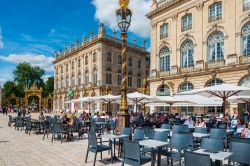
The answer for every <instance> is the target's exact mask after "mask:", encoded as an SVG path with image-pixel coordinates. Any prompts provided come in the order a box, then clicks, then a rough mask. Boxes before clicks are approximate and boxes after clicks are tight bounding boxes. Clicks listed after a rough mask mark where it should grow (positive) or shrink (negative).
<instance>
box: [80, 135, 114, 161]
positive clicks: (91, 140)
mask: <svg viewBox="0 0 250 166" xmlns="http://www.w3.org/2000/svg"><path fill="white" fill-rule="evenodd" d="M104 142H109V146H107V145H103V144H102V143H104ZM108 150H110V151H111V162H112V164H113V158H112V157H113V151H112V144H111V143H110V141H101V142H97V137H96V134H95V132H93V131H90V132H89V133H88V149H87V152H86V157H85V163H87V160H88V155H89V151H90V152H93V153H95V157H94V164H93V165H94V166H95V163H96V156H97V153H98V152H99V153H101V159H102V152H104V151H108Z"/></svg>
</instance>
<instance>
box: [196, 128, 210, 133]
mask: <svg viewBox="0 0 250 166" xmlns="http://www.w3.org/2000/svg"><path fill="white" fill-rule="evenodd" d="M194 132H195V133H202V134H207V133H208V132H207V128H203V127H196V128H195V129H194Z"/></svg>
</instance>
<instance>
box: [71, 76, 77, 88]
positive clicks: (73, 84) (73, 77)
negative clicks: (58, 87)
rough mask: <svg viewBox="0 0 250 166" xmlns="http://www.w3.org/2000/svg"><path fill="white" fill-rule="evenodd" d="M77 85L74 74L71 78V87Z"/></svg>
mask: <svg viewBox="0 0 250 166" xmlns="http://www.w3.org/2000/svg"><path fill="white" fill-rule="evenodd" d="M75 83H76V80H75V75H74V74H73V75H72V76H71V86H72V87H74V86H75Z"/></svg>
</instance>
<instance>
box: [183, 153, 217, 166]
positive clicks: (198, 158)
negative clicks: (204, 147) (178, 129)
mask: <svg viewBox="0 0 250 166" xmlns="http://www.w3.org/2000/svg"><path fill="white" fill-rule="evenodd" d="M184 162H185V166H201V165H202V166H212V162H211V159H210V156H209V155H208V154H199V153H194V152H190V151H185V152H184Z"/></svg>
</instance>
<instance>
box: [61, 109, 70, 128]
mask: <svg viewBox="0 0 250 166" xmlns="http://www.w3.org/2000/svg"><path fill="white" fill-rule="evenodd" d="M68 121H69V118H68V115H67V114H66V112H63V114H62V118H61V122H62V124H63V125H66V124H67V122H68Z"/></svg>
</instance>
